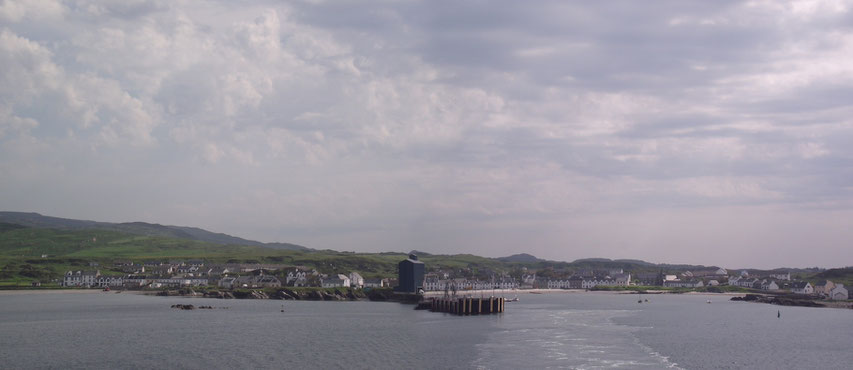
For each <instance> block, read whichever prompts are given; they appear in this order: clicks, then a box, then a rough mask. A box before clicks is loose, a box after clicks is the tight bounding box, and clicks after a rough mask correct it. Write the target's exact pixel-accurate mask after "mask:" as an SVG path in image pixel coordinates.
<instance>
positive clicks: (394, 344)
mask: <svg viewBox="0 0 853 370" xmlns="http://www.w3.org/2000/svg"><path fill="white" fill-rule="evenodd" d="M520 298H521V302H517V303H507V309H506V312H505V313H504V314H503V315H493V316H471V317H456V316H450V315H445V314H439V313H431V312H428V311H414V310H413V309H412V306H405V305H400V304H396V303H372V302H292V301H284V302H283V301H272V300H214V299H200V298H199V299H195V298H176V297H150V296H141V295H134V294H114V293H93V294H59V293H56V294H17V293H13V294H2V295H0V368H2V369H18V368H20V369H29V368H63V369H64V368H78V369H91V368H103V369H119V368H154V367H157V368H177V369H197V368H253V369H254V368H317V369H379V368H388V369H407V368H436V369H446V368H486V369H508V368H581V369H593V368H630V369H635V368H648V369H661V368H686V369H706V368H707V369H720V368H723V369H725V368H731V369H738V368H749V369H810V368H814V369H850V368H853V310H840V309H814V308H799V307H782V308H780V307H777V306H772V305H766V304H756V303H746V302H731V301H728V297H724V296H697V295H647V296H644V298H648V299H649V301H650V302H649V303H643V304H638V303H637V296H636V295H614V294H597V293H571V294H541V295H533V294H521V295H520ZM708 299H710V300H711V301H712V304H707V303H706V300H708ZM175 303H184V304H194V305H196V306H198V305H212V306H214V307H227V309H215V310H194V311H180V310H175V309H172V308H170V306H171V305H172V304H175ZM282 308H283V309H284V311H285V312H283V313H282V312H281V309H282ZM777 310H781V315H782V317H781V318H777V317H776V316H777Z"/></svg>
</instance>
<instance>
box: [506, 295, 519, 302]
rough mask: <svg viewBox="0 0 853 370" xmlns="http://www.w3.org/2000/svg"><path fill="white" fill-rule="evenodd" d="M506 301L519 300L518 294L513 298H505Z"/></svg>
mask: <svg viewBox="0 0 853 370" xmlns="http://www.w3.org/2000/svg"><path fill="white" fill-rule="evenodd" d="M504 302H518V296H515V297H513V298H504Z"/></svg>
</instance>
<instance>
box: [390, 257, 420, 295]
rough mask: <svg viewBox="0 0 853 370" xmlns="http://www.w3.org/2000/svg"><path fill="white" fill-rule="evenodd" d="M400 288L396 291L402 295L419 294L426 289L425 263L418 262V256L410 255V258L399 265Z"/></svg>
mask: <svg viewBox="0 0 853 370" xmlns="http://www.w3.org/2000/svg"><path fill="white" fill-rule="evenodd" d="M397 267H399V269H400V272H399V275H398V280H399V284H400V285H399V286H397V288H396V289H395V290H396V291H398V292H401V293H417V292H418V290H420V289H423V288H424V263H423V262H421V261H418V256H416V255H415V254H409V258H407V259H405V260H402V261H400V263H399V264H397Z"/></svg>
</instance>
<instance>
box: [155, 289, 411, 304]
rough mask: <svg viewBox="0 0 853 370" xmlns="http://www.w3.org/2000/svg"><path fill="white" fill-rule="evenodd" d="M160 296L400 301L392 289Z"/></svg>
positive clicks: (188, 291)
mask: <svg viewBox="0 0 853 370" xmlns="http://www.w3.org/2000/svg"><path fill="white" fill-rule="evenodd" d="M155 295H158V296H178V297H200V298H218V299H279V300H294V301H359V300H370V301H398V300H400V299H398V297H397V296H396V295H395V294H394V293H393V292H392V291H390V290H379V289H374V290H371V291H369V292H364V291H362V290H357V289H328V290H326V289H312V290H296V289H288V288H279V289H275V290H269V289H252V290H207V291H195V290H193V289H178V290H162V291H159V292H157V293H156V294H155Z"/></svg>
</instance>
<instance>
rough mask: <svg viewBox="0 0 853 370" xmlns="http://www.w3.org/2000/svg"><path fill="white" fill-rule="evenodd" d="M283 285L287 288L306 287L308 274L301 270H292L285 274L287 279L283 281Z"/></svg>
mask: <svg viewBox="0 0 853 370" xmlns="http://www.w3.org/2000/svg"><path fill="white" fill-rule="evenodd" d="M285 285H287V286H296V287H300V286H308V273H307V272H306V271H302V270H294V271H290V272H288V273H287V278H286V279H285Z"/></svg>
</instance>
